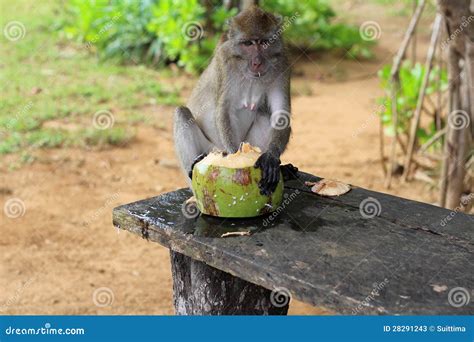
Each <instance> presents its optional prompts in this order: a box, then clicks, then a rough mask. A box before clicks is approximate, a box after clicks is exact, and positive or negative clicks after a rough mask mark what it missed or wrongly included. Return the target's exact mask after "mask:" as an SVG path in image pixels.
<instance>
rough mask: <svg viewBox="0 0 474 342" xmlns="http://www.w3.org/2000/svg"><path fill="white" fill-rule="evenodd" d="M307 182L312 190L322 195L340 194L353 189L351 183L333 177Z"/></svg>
mask: <svg viewBox="0 0 474 342" xmlns="http://www.w3.org/2000/svg"><path fill="white" fill-rule="evenodd" d="M305 184H306V185H308V186H311V191H312V192H314V193H315V194H318V195H320V196H329V197H331V196H340V195H343V194H345V193H347V192H349V190H351V187H350V185H348V184H346V183H342V182H339V181H336V180H332V179H321V180H320V181H319V182H305Z"/></svg>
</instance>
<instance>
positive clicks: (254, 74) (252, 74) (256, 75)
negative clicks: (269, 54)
mask: <svg viewBox="0 0 474 342" xmlns="http://www.w3.org/2000/svg"><path fill="white" fill-rule="evenodd" d="M266 74H267V72H266V71H261V72H253V71H250V72H249V76H250V77H251V78H255V79H257V78H262V77H263V76H265V75H266Z"/></svg>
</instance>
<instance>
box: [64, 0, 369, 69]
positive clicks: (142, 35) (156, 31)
mask: <svg viewBox="0 0 474 342" xmlns="http://www.w3.org/2000/svg"><path fill="white" fill-rule="evenodd" d="M208 1H209V2H208V5H207V7H206V8H205V7H204V6H203V5H202V4H201V3H200V2H199V1H198V0H186V1H172V0H141V1H136V0H71V2H70V13H71V16H70V20H69V22H68V24H67V25H66V27H65V29H64V31H65V32H66V34H67V35H68V36H69V37H71V38H73V37H75V38H76V39H78V40H79V41H80V42H81V43H85V44H86V46H87V47H88V48H90V49H91V50H92V51H96V52H97V53H98V54H99V55H100V56H101V57H102V58H114V59H119V60H121V61H124V62H130V61H133V62H135V63H138V62H143V63H147V64H152V65H157V66H164V65H166V64H169V63H174V62H175V63H177V65H178V66H180V67H183V68H184V69H185V70H186V71H188V72H196V71H200V70H202V69H203V68H205V66H206V65H207V60H208V59H209V58H210V56H211V55H212V51H213V50H214V47H215V45H216V43H217V41H218V39H219V37H218V35H217V34H216V33H217V32H222V31H223V30H224V29H225V23H226V20H227V19H228V18H230V17H231V16H233V15H235V14H236V13H237V10H236V9H235V8H234V9H232V10H227V9H225V8H224V7H223V5H222V1H216V0H213V1H211V0H208ZM262 6H263V8H265V9H267V10H269V11H271V12H274V13H280V14H281V15H283V16H284V17H285V21H286V23H285V24H286V25H285V30H284V34H285V36H286V38H287V40H288V41H289V43H290V45H292V46H295V47H299V48H305V49H308V48H309V49H312V50H331V49H342V50H348V51H350V52H351V55H353V56H362V57H370V56H371V53H370V50H369V49H368V47H369V45H370V44H371V42H366V41H364V40H362V38H361V37H360V35H359V32H358V28H356V27H353V26H348V25H345V24H332V23H331V20H332V19H333V18H334V17H335V13H334V11H333V10H332V9H331V7H330V6H329V5H328V3H327V2H326V1H324V0H312V1H304V2H293V1H284V0H265V1H263V3H262ZM344 52H345V51H344Z"/></svg>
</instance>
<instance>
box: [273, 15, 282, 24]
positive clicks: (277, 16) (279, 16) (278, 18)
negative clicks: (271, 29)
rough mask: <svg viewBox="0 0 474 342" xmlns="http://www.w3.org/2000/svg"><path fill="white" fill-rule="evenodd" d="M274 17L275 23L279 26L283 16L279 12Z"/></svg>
mask: <svg viewBox="0 0 474 342" xmlns="http://www.w3.org/2000/svg"><path fill="white" fill-rule="evenodd" d="M275 19H276V20H277V25H278V26H281V24H283V16H282V15H280V14H275Z"/></svg>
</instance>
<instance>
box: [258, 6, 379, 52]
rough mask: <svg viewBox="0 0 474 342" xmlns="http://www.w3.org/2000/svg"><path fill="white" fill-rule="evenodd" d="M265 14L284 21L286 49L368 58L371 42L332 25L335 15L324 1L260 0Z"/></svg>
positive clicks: (348, 28)
mask: <svg viewBox="0 0 474 342" xmlns="http://www.w3.org/2000/svg"><path fill="white" fill-rule="evenodd" d="M262 6H263V8H265V9H266V10H268V11H270V12H273V13H279V14H280V15H282V16H283V17H284V18H285V21H284V25H283V26H284V35H285V37H286V39H287V41H288V42H289V43H290V45H293V46H297V47H299V48H304V49H308V48H309V49H312V50H334V49H336V50H337V49H340V50H342V52H343V53H345V52H346V51H349V54H348V56H349V57H362V58H370V57H372V52H371V50H370V46H371V45H373V42H372V41H366V40H363V39H362V37H361V35H360V34H359V28H358V27H355V26H352V25H347V24H343V23H337V24H334V23H332V20H333V19H334V18H335V17H336V13H335V12H334V10H333V9H332V8H331V7H330V5H329V3H328V2H327V1H325V0H312V1H287V0H264V1H263V4H262Z"/></svg>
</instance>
